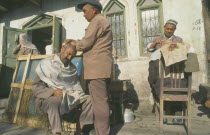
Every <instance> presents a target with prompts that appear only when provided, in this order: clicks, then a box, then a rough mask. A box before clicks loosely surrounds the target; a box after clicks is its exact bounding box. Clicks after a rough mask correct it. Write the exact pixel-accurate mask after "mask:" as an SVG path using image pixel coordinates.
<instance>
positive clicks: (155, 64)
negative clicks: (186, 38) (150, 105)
mask: <svg viewBox="0 0 210 135" xmlns="http://www.w3.org/2000/svg"><path fill="white" fill-rule="evenodd" d="M176 25H177V21H175V20H172V19H170V20H168V21H167V22H166V24H165V25H164V35H162V36H159V37H157V38H155V39H154V40H153V42H152V43H150V44H148V45H147V50H148V51H149V52H152V54H151V57H150V62H149V77H148V81H149V84H150V87H151V88H152V93H153V96H154V97H155V98H157V101H159V93H160V92H159V91H160V88H158V84H159V83H160V79H159V59H160V58H161V52H160V48H161V47H162V46H163V45H164V44H165V42H164V41H166V40H168V39H170V40H172V41H173V42H182V38H181V37H178V36H175V35H174V32H175V30H176Z"/></svg>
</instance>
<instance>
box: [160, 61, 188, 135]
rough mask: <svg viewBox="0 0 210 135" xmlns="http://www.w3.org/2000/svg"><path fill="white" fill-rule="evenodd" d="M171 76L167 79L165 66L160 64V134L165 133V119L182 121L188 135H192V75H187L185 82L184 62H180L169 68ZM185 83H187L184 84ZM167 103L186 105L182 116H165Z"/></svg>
mask: <svg viewBox="0 0 210 135" xmlns="http://www.w3.org/2000/svg"><path fill="white" fill-rule="evenodd" d="M168 68H169V75H170V77H168V78H167V79H166V77H165V73H166V71H167V70H165V66H164V63H163V62H160V79H161V80H160V104H159V112H160V115H159V116H160V119H159V122H160V123H159V124H160V132H163V119H164V118H168V119H174V118H178V119H182V121H183V125H184V126H185V129H186V131H187V134H188V135H191V81H192V77H191V73H187V75H186V73H185V80H184V79H183V78H182V76H183V75H184V62H179V63H176V64H173V65H171V66H169V67H168ZM184 81H185V82H184ZM167 84H168V85H167ZM165 101H170V102H179V101H182V102H183V103H185V104H184V106H185V107H184V108H183V113H182V116H171V115H165V114H164V109H165V108H164V103H165Z"/></svg>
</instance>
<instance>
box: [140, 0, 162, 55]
mask: <svg viewBox="0 0 210 135" xmlns="http://www.w3.org/2000/svg"><path fill="white" fill-rule="evenodd" d="M138 9H139V10H138V11H139V13H138V16H139V17H138V18H139V24H140V25H139V29H140V48H141V50H140V52H141V54H144V53H145V52H146V49H145V48H146V47H147V45H148V44H149V43H152V42H153V40H154V39H155V38H156V37H158V36H160V35H161V34H162V29H163V27H162V23H161V22H162V20H161V15H160V2H159V1H157V0H142V1H140V2H139V5H138Z"/></svg>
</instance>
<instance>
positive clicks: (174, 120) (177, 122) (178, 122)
mask: <svg viewBox="0 0 210 135" xmlns="http://www.w3.org/2000/svg"><path fill="white" fill-rule="evenodd" d="M172 122H173V124H181V123H182V119H179V118H174V119H173V121H172Z"/></svg>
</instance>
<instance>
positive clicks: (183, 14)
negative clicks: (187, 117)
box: [163, 0, 207, 90]
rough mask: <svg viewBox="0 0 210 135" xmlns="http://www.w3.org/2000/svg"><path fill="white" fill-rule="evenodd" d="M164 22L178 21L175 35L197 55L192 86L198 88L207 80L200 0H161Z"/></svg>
mask: <svg viewBox="0 0 210 135" xmlns="http://www.w3.org/2000/svg"><path fill="white" fill-rule="evenodd" d="M163 14H164V22H166V21H167V20H168V19H175V20H177V21H178V25H177V30H176V32H175V34H176V35H178V36H180V37H182V38H183V40H184V41H185V42H188V43H190V44H191V46H193V47H194V49H195V52H196V53H197V55H198V61H199V65H200V71H199V72H196V73H193V81H192V88H193V89H195V90H198V86H199V85H200V83H206V82H207V65H206V49H205V33H204V23H203V16H202V1H201V0H176V1H174V0H163Z"/></svg>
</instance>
